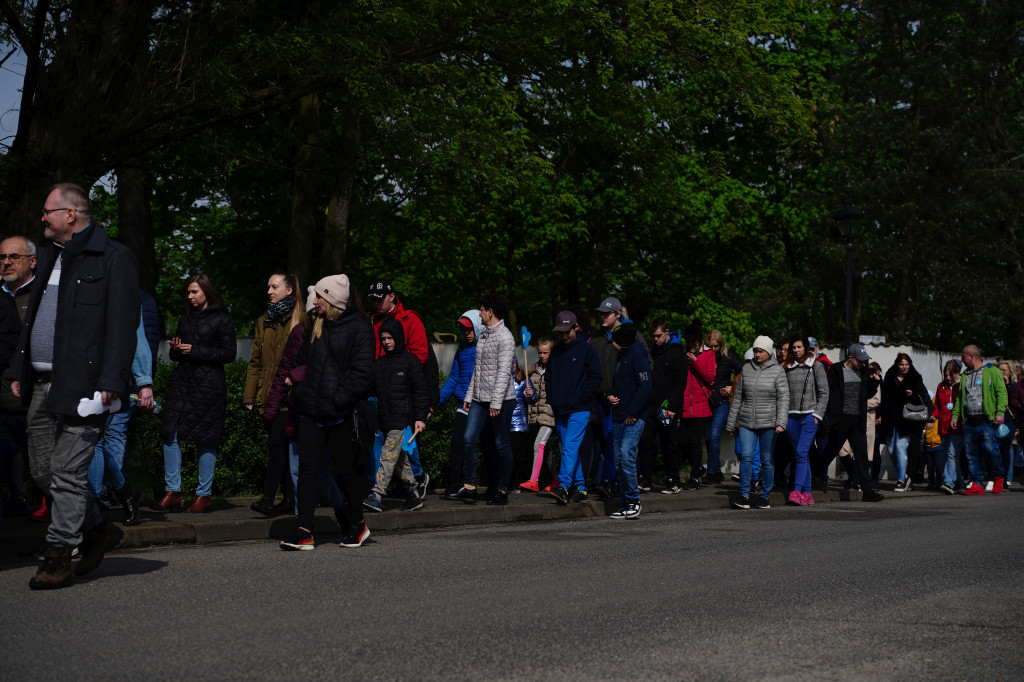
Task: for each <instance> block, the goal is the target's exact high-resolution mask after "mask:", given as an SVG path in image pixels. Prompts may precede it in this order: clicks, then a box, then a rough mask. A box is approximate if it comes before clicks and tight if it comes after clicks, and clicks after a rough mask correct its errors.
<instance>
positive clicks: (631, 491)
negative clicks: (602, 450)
mask: <svg viewBox="0 0 1024 682" xmlns="http://www.w3.org/2000/svg"><path fill="white" fill-rule="evenodd" d="M643 433H644V420H643V419H637V420H636V423H635V424H633V425H632V426H627V425H626V422H624V421H622V422H615V423H613V424H612V447H613V448H614V449H615V470H616V472H617V473H616V480H617V481H618V482H619V492H620V494H621V495H622V505H623V506H626V505H627V504H629V503H630V502H639V501H640V488H638V487H637V482H636V453H637V448H638V446H639V444H640V436H642V435H643Z"/></svg>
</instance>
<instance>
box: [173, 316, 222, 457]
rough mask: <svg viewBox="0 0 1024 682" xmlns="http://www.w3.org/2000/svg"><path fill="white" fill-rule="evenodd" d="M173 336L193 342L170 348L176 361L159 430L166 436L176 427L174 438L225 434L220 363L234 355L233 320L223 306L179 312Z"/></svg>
mask: <svg viewBox="0 0 1024 682" xmlns="http://www.w3.org/2000/svg"><path fill="white" fill-rule="evenodd" d="M175 336H177V337H179V338H180V339H181V342H182V343H187V344H192V350H191V352H190V353H189V354H188V355H185V354H183V353H182V352H181V351H178V350H174V349H172V350H171V353H170V356H171V360H173V361H175V362H177V363H178V366H177V367H175V368H174V370H173V371H172V372H171V380H170V383H168V385H167V397H166V399H165V400H164V411H163V412H162V413H161V415H160V436H161V437H162V438H163V439H164V442H165V443H166V442H168V441H169V440H170V439H171V436H172V435H173V434H174V429H175V428H177V429H178V440H179V441H182V440H190V441H192V442H194V443H196V444H199V445H217V444H218V443H220V441H221V440H222V439H223V438H224V412H225V408H226V406H227V400H228V391H227V382H226V381H225V379H224V365H226V364H227V363H229V362H232V361H234V359H235V354H236V348H235V323H234V322H232V321H231V316H230V315H228V314H227V313H226V312H224V311H223V310H220V309H219V308H214V307H212V306H211V307H208V308H205V309H204V310H200V311H198V312H195V313H192V314H191V315H182V316H181V317H180V318H178V331H177V333H176V334H175Z"/></svg>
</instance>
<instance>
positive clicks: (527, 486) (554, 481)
mask: <svg viewBox="0 0 1024 682" xmlns="http://www.w3.org/2000/svg"><path fill="white" fill-rule="evenodd" d="M554 345H555V342H554V341H553V340H552V339H549V338H547V337H544V338H542V339H540V340H539V341H537V358H538V359H537V362H535V363H533V364H532V365H530V369H529V375H530V384H531V385H528V386H527V387H526V388H525V389H524V390H523V395H524V396H526V398H530V397H533V396H534V395H535V396H536V398H537V400H536V402H534V403H533V404H532V405H530V406H529V409H528V417H529V423H530V424H537V425H538V428H537V436H536V438H534V439H533V468H532V470H531V473H530V479H529V480H528V481H523V482H522V483H521V484H520V485H519V487H520V489H522V490H532V491H534V492H540V468H541V465H543V464H544V463H545V462H546V463H547V469H548V474H549V476H550V480H549V483H548V485H547V486H545V488H544V491H545V492H551V491H552V490H554V489H555V488H557V487H558V469H556V468H555V465H554V459H555V458H554V450H553V448H552V447H551V446H550V445H549V444H548V441H549V440H550V439H551V434H552V433H554V430H555V413H554V412H552V410H551V405H549V404H548V391H547V376H546V375H547V367H548V358H550V357H551V349H552V348H553V347H554ZM545 455H547V456H546V457H545Z"/></svg>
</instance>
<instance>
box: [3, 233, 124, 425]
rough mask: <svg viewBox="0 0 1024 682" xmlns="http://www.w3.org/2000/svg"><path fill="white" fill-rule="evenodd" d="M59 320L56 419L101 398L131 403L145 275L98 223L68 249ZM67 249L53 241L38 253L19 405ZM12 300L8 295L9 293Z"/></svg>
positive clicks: (16, 371) (20, 363) (20, 362)
mask: <svg viewBox="0 0 1024 682" xmlns="http://www.w3.org/2000/svg"><path fill="white" fill-rule="evenodd" d="M63 252H64V253H63V259H62V262H61V269H60V288H59V289H58V290H57V320H56V325H55V327H54V330H53V378H52V382H51V384H50V413H51V414H55V415H67V416H72V417H77V416H78V401H79V400H81V399H82V398H92V396H93V394H94V393H95V392H96V391H114V392H116V393H119V394H120V395H121V397H122V399H126V398H127V396H128V387H129V385H130V384H131V379H132V359H133V358H134V357H135V339H136V337H135V332H136V330H137V329H138V328H139V310H140V301H139V274H138V268H137V267H136V265H135V256H133V255H132V252H131V251H129V250H128V249H127V248H125V247H124V246H123V245H121V244H118V243H117V242H112V241H110V240H109V239H107V233H106V232H104V231H103V230H102V229H101V228H100V227H98V226H97V225H96V223H91V224H90V225H89V226H88V227H86V228H85V229H84V230H81V231H80V232H77V233H75V235H74V237H72V238H71V239H70V240H69V241H68V242H67V244H65V246H64V249H63ZM60 255H61V248H60V247H58V246H57V245H55V244H54V243H53V242H48V243H47V244H45V245H43V246H40V247H39V250H38V252H37V253H36V259H37V260H36V263H37V266H36V281H35V285H34V286H33V287H32V294H31V295H30V297H29V302H28V310H27V311H26V313H25V321H24V325H23V326H22V329H21V336H20V337H19V338H18V350H17V351H16V352H15V355H14V358H13V359H12V361H11V368H10V376H11V379H13V380H15V381H20V382H21V389H22V391H21V404H22V405H23V406H26V407H27V406H28V404H29V402H30V401H31V398H32V386H33V383H34V381H33V379H34V377H35V372H34V371H33V369H32V358H31V357H30V356H31V343H30V339H31V335H32V328H33V325H34V324H35V319H36V314H37V313H38V311H39V302H40V301H41V300H42V297H43V292H44V291H45V290H46V282H48V281H49V279H50V274H51V273H52V272H53V266H54V264H55V263H56V262H57V258H58V257H59V256H60ZM5 295H6V294H5Z"/></svg>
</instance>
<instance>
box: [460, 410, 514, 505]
mask: <svg viewBox="0 0 1024 682" xmlns="http://www.w3.org/2000/svg"><path fill="white" fill-rule="evenodd" d="M515 408H516V401H515V399H514V398H513V399H511V400H506V401H504V402H503V403H502V404H501V412H499V413H498V415H497V416H496V417H492V416H491V413H490V409H491V407H490V405H489V404H487V403H478V402H476V401H473V404H472V405H470V406H469V415H468V416H467V417H466V435H465V439H464V440H463V441H462V446H463V457H464V459H465V463H466V465H467V466H466V480H467V482H468V481H469V480H470V479H469V462H470V461H473V462H474V463H475V462H476V442H477V440H479V438H480V434H481V432H483V430H484V426H485V425H487V424H490V425H491V431H492V432H493V433H494V448H495V450H496V452H493V454H491V456H490V457H488V460H489V461H488V462H487V476H488V479H489V480H488V486H487V488H488V490H508V477H509V475H510V474H511V473H512V459H513V455H512V443H511V441H510V440H509V433H511V431H512V412H514V411H515ZM488 452H489V451H488V450H485V454H487V453H488ZM473 473H474V478H475V474H476V472H475V471H474V472H473Z"/></svg>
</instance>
